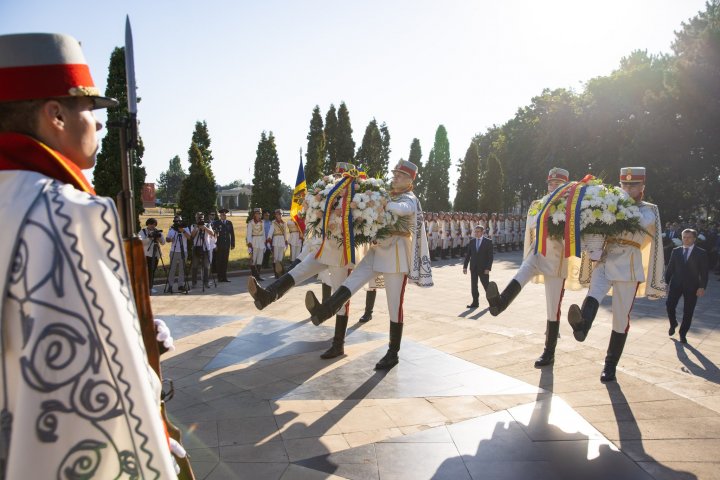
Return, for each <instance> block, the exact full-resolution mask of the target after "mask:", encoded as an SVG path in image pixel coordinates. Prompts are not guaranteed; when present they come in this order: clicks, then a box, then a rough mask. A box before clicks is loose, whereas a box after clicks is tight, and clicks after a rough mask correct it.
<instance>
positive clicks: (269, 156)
mask: <svg viewBox="0 0 720 480" xmlns="http://www.w3.org/2000/svg"><path fill="white" fill-rule="evenodd" d="M281 196H282V188H281V182H280V159H279V158H278V154H277V148H276V147H275V137H274V136H273V133H272V132H270V133H269V134H266V133H265V132H262V134H261V135H260V142H259V143H258V148H257V156H256V157H255V173H254V175H253V186H252V197H251V198H250V208H262V209H263V210H275V209H276V208H279V207H280V204H279V202H280V198H281Z"/></svg>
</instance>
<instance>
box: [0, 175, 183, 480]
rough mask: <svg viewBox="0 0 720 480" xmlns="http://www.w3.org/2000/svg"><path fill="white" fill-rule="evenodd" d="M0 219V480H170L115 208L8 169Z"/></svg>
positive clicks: (1, 180) (154, 383)
mask: <svg viewBox="0 0 720 480" xmlns="http://www.w3.org/2000/svg"><path fill="white" fill-rule="evenodd" d="M0 215H2V218H5V219H10V218H12V219H13V221H10V222H6V224H5V231H4V235H5V239H6V243H4V244H3V246H2V248H0V268H2V269H3V270H2V273H0V289H1V290H0V291H2V295H3V296H2V308H1V309H0V327H1V328H2V330H0V331H1V332H2V343H0V349H1V353H2V355H1V356H0V361H1V362H2V363H1V364H0V367H1V369H2V373H3V376H2V382H1V383H0V401H1V402H2V409H3V419H4V422H3V424H4V425H5V426H8V423H7V420H9V419H11V423H9V431H6V432H3V433H6V434H9V445H4V446H7V447H9V450H8V459H7V462H8V463H7V469H6V471H5V475H6V478H8V479H23V480H25V479H45V478H103V479H104V478H120V479H130V478H142V479H149V478H153V479H155V478H161V479H168V478H175V477H176V474H175V471H174V468H173V465H172V461H171V457H170V452H169V448H168V443H167V438H166V436H165V433H164V427H163V425H162V421H161V417H160V383H159V380H158V377H157V375H155V373H154V372H153V371H152V369H151V368H150V366H149V365H148V362H147V356H146V353H145V348H144V345H143V342H142V337H141V334H140V326H139V323H138V320H137V315H136V310H135V304H134V301H133V296H132V290H131V288H130V282H129V276H128V271H127V267H126V263H125V253H124V249H123V245H122V240H121V238H120V235H119V229H118V217H117V211H116V209H115V205H114V203H113V202H112V200H110V199H108V198H103V197H97V196H93V195H90V194H87V193H84V192H81V191H79V190H76V189H75V188H74V187H72V186H71V185H65V184H63V183H61V182H58V181H55V180H52V179H50V178H48V177H46V176H44V175H41V174H38V173H34V172H26V171H22V172H19V171H6V172H0ZM0 453H1V452H0Z"/></svg>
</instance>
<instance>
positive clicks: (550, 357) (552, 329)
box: [535, 322, 560, 368]
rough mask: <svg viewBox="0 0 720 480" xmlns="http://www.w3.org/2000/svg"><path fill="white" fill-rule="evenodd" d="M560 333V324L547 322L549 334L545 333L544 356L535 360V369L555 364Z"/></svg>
mask: <svg viewBox="0 0 720 480" xmlns="http://www.w3.org/2000/svg"><path fill="white" fill-rule="evenodd" d="M559 331H560V322H547V332H545V350H543V353H542V355H540V357H539V358H538V359H537V360H535V368H539V367H544V366H546V365H552V364H553V363H555V346H556V345H557V340H558V332H559Z"/></svg>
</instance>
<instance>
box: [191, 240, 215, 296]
mask: <svg viewBox="0 0 720 480" xmlns="http://www.w3.org/2000/svg"><path fill="white" fill-rule="evenodd" d="M198 247H200V248H202V255H201V256H200V258H199V260H200V262H201V264H200V265H201V267H202V279H201V280H202V291H203V292H205V289H206V288H208V287H209V286H210V284H209V280H210V279H212V282H213V286H215V288H217V282H216V281H215V275H214V274H213V273H212V271H211V269H210V259H209V256H208V249H207V245H206V244H205V230H200V232H198V235H197V238H196V239H193V253H192V257H191V260H190V271H191V272H192V277H193V278H192V284H193V287H195V285H196V284H197V268H198V265H197V264H196V261H197V259H198V258H197V257H198V255H197V254H196V253H195V249H196V248H198Z"/></svg>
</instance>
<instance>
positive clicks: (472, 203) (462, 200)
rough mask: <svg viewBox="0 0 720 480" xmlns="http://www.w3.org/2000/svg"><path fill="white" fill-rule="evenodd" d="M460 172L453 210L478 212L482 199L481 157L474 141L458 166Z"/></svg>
mask: <svg viewBox="0 0 720 480" xmlns="http://www.w3.org/2000/svg"><path fill="white" fill-rule="evenodd" d="M458 170H459V171H460V178H458V183H457V193H456V194H455V201H454V202H453V210H455V211H460V212H477V211H478V206H479V198H480V155H479V154H478V146H477V144H476V143H475V142H474V141H471V142H470V146H469V147H468V149H467V152H465V158H464V159H463V160H461V161H460V164H459V165H458Z"/></svg>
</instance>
